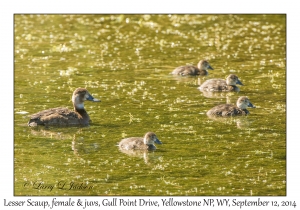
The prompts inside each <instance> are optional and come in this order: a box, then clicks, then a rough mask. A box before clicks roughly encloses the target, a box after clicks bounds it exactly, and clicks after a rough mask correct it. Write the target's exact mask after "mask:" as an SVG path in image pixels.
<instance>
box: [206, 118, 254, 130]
mask: <svg viewBox="0 0 300 210" xmlns="http://www.w3.org/2000/svg"><path fill="white" fill-rule="evenodd" d="M208 118H209V119H211V120H213V121H215V122H219V123H223V124H226V125H236V127H237V128H238V129H247V128H249V126H250V124H251V123H250V121H249V119H248V118H247V117H241V116H237V117H234V118H233V117H216V116H212V115H209V116H208Z"/></svg>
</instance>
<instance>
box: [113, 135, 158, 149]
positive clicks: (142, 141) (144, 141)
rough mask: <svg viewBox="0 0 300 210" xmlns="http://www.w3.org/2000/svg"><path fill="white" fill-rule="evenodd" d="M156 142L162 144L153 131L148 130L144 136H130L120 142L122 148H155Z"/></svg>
mask: <svg viewBox="0 0 300 210" xmlns="http://www.w3.org/2000/svg"><path fill="white" fill-rule="evenodd" d="M154 143H156V144H162V143H161V141H159V139H158V138H157V136H156V134H155V133H153V132H148V133H146V134H145V136H144V137H130V138H126V139H122V140H121V141H120V143H119V148H120V149H121V150H155V149H156V147H155V146H154Z"/></svg>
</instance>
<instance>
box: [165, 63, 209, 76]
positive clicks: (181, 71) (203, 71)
mask: <svg viewBox="0 0 300 210" xmlns="http://www.w3.org/2000/svg"><path fill="white" fill-rule="evenodd" d="M208 69H211V70H214V69H213V67H211V66H210V64H209V63H208V61H207V60H200V61H199V63H198V65H197V66H193V65H186V66H179V67H177V68H175V69H174V70H173V71H172V72H171V74H173V75H180V76H197V75H207V74H208V71H207V70H208Z"/></svg>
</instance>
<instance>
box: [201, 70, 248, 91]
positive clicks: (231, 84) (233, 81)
mask: <svg viewBox="0 0 300 210" xmlns="http://www.w3.org/2000/svg"><path fill="white" fill-rule="evenodd" d="M237 84H238V85H243V83H242V82H241V81H240V80H239V78H238V77H237V76H236V75H235V74H230V75H229V76H228V77H227V78H226V80H224V79H209V80H206V81H205V82H204V83H203V84H202V85H201V86H200V87H198V89H199V90H200V91H212V92H214V91H236V92H238V91H240V89H239V87H237V86H236V85H237Z"/></svg>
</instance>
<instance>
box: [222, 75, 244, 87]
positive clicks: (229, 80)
mask: <svg viewBox="0 0 300 210" xmlns="http://www.w3.org/2000/svg"><path fill="white" fill-rule="evenodd" d="M226 84H227V85H234V86H235V85H243V83H242V82H241V81H240V80H239V78H238V77H237V76H236V75H235V74H230V75H229V76H228V77H227V78H226Z"/></svg>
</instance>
